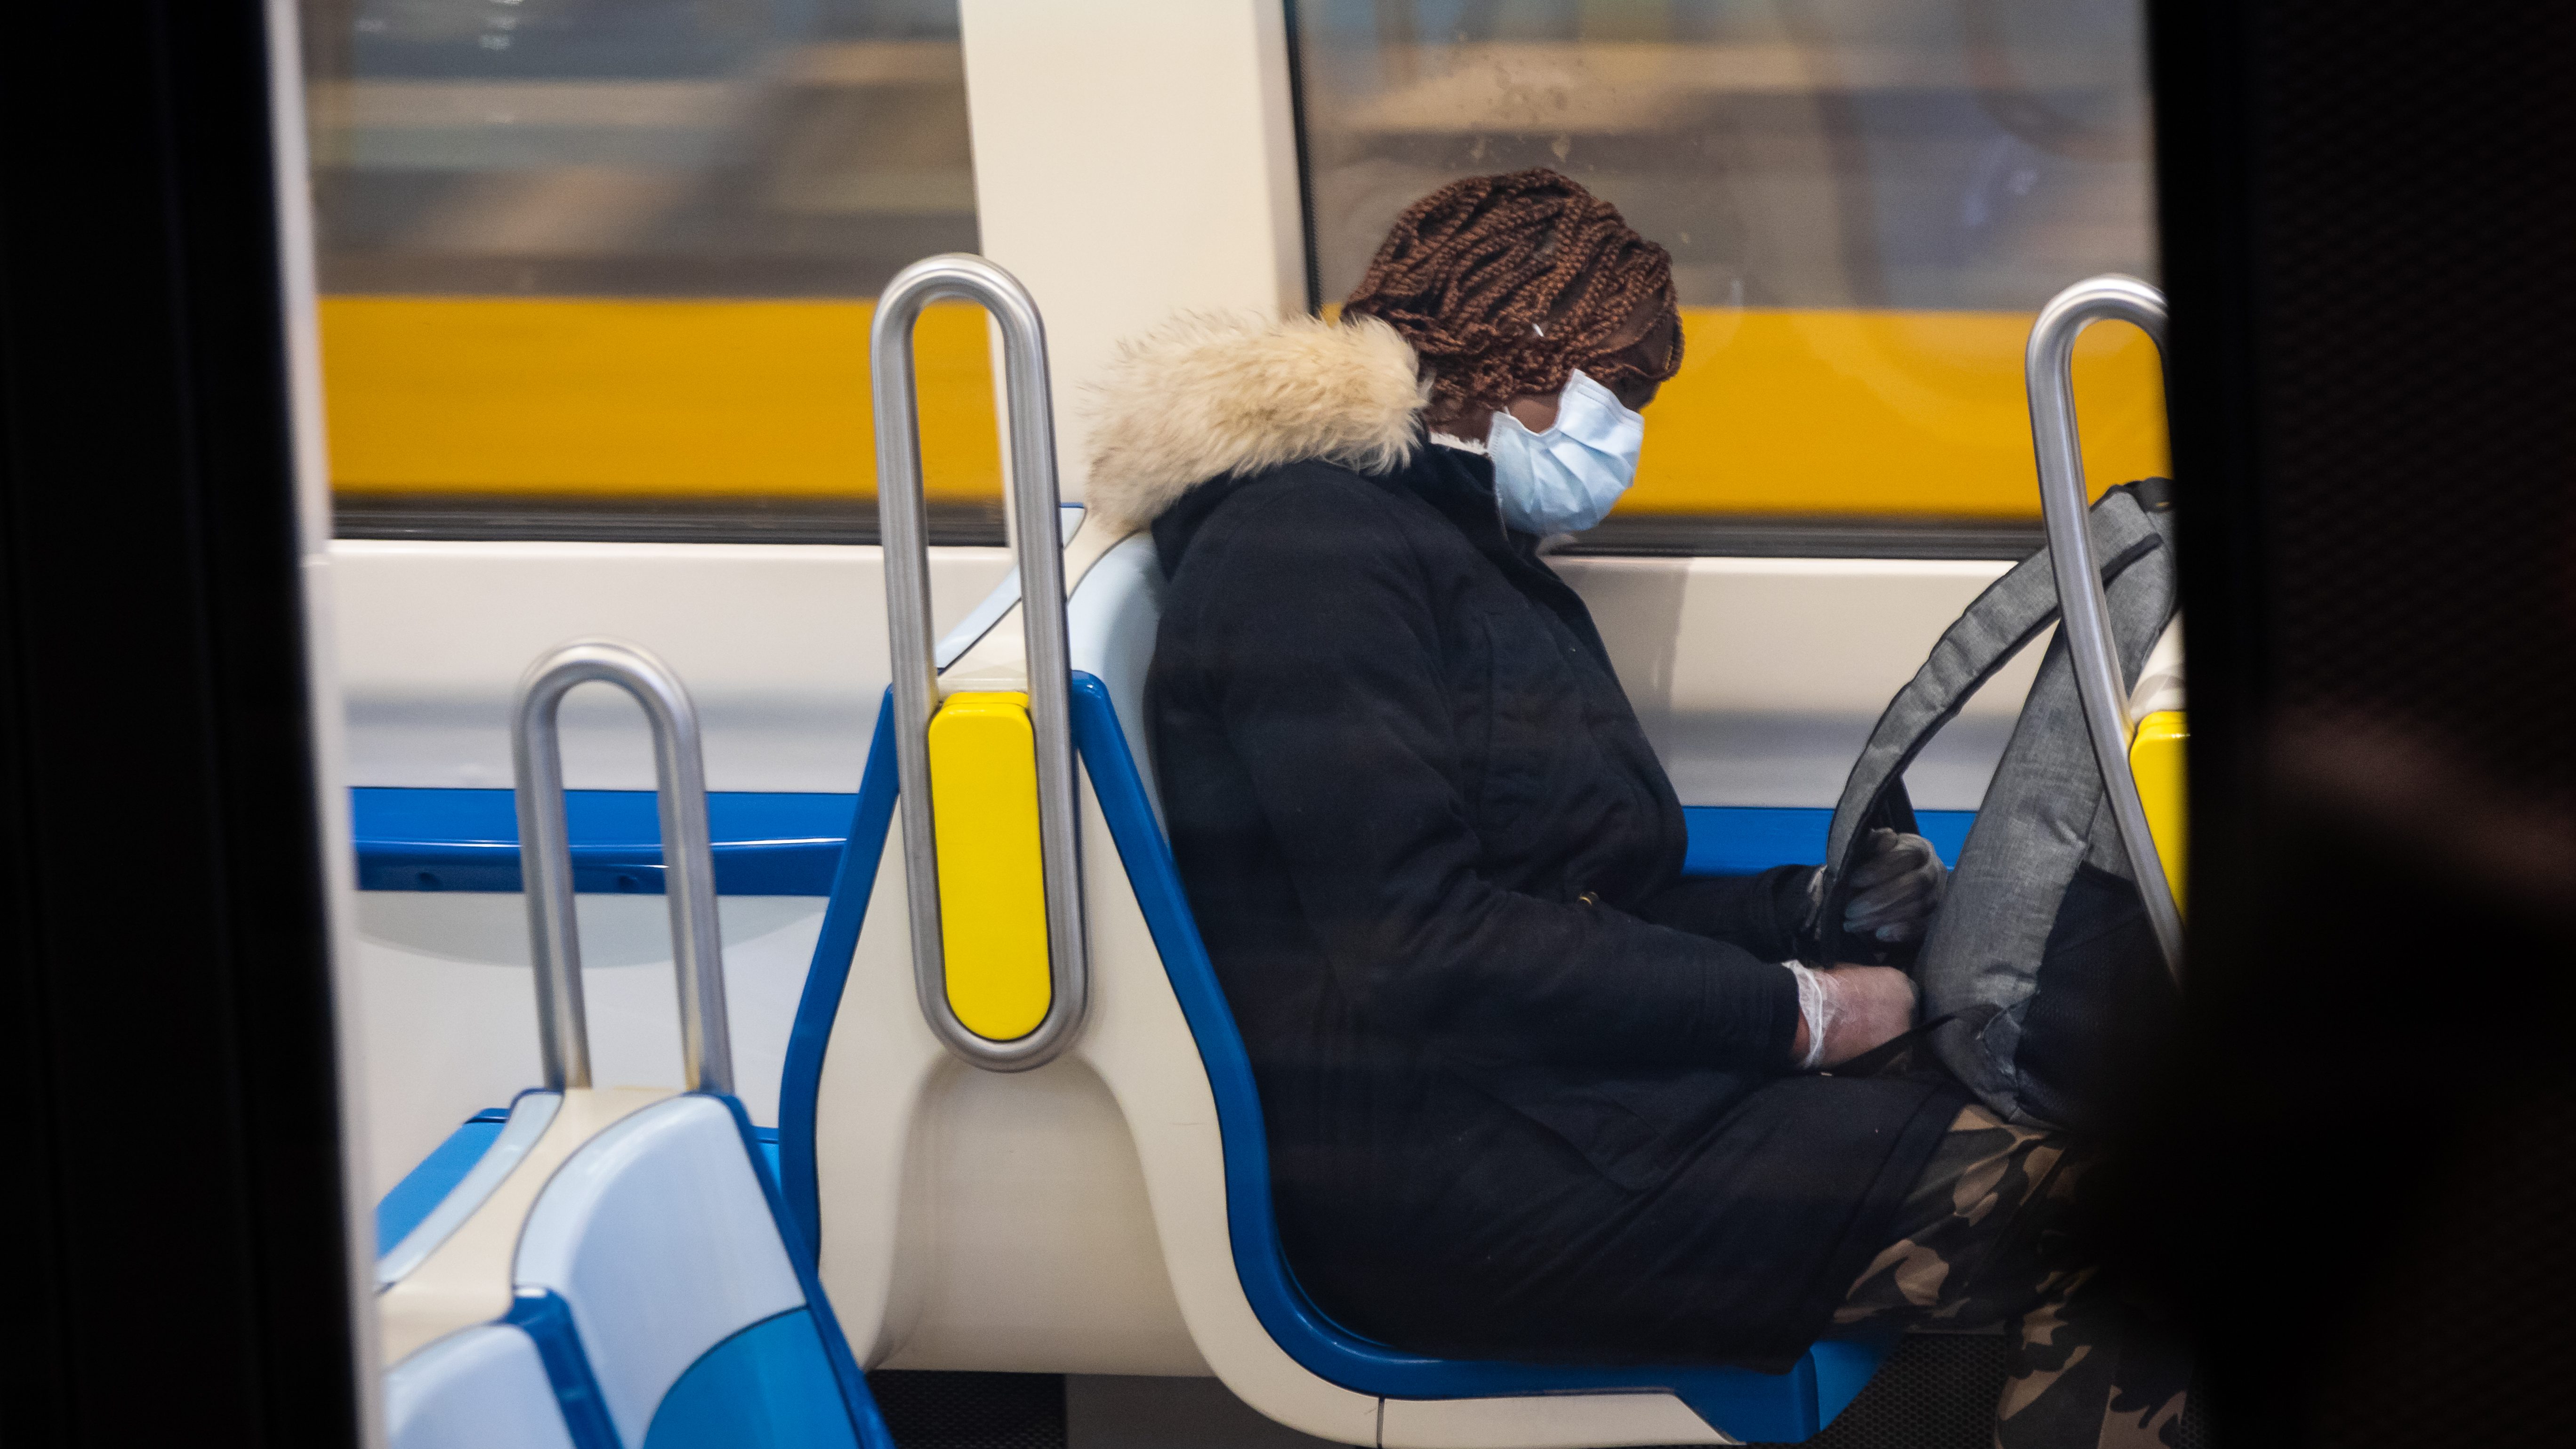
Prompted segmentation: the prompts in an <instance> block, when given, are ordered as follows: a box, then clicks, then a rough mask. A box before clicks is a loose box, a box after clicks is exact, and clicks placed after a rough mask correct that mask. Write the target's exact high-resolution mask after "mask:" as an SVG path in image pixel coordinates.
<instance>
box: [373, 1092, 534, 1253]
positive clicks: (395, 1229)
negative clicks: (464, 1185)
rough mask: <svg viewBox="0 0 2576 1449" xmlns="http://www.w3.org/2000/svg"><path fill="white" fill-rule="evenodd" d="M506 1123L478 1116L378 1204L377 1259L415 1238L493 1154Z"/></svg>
mask: <svg viewBox="0 0 2576 1449" xmlns="http://www.w3.org/2000/svg"><path fill="white" fill-rule="evenodd" d="M504 1120H505V1119H504V1118H490V1117H486V1116H484V1115H483V1114H482V1113H479V1112H478V1113H476V1114H475V1115H474V1116H473V1117H471V1118H469V1119H468V1120H467V1121H466V1122H465V1123H464V1124H463V1125H461V1126H459V1127H458V1128H457V1129H456V1130H455V1131H453V1132H451V1133H449V1134H447V1140H446V1141H444V1142H441V1143H439V1144H438V1145H437V1146H436V1147H433V1148H431V1149H430V1152H429V1155H428V1156H427V1157H424V1158H422V1159H421V1160H420V1165H419V1166H417V1167H414V1168H413V1169H412V1170H411V1171H409V1172H406V1173H404V1174H403V1180H402V1181H400V1182H398V1183H395V1184H394V1185H393V1190H392V1191H390V1192H388V1193H386V1194H385V1195H384V1197H383V1198H382V1199H381V1200H379V1201H378V1202H377V1203H376V1256H377V1257H379V1258H381V1257H383V1256H384V1255H385V1254H387V1253H390V1252H392V1251H393V1250H394V1246H395V1245H396V1244H398V1243H400V1242H401V1241H402V1240H403V1239H405V1238H407V1237H410V1236H411V1230H412V1229H414V1228H416V1227H419V1226H420V1224H421V1220H422V1219H424V1218H426V1217H428V1216H429V1215H430V1214H431V1213H433V1212H435V1211H437V1210H438V1205H439V1204H440V1203H443V1202H445V1201H447V1195H448V1194H449V1193H451V1192H454V1191H455V1190H456V1185H457V1184H458V1183H460V1182H463V1181H464V1180H465V1175H466V1174H467V1173H469V1172H472V1171H473V1170H474V1164H476V1163H478V1162H481V1161H482V1160H483V1154H485V1153H487V1152H489V1151H491V1150H492V1143H493V1142H494V1141H495V1140H496V1139H498V1138H499V1137H500V1135H501V1127H502V1124H503V1121H504Z"/></svg>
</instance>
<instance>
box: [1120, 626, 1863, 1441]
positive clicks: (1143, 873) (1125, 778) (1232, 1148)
mask: <svg viewBox="0 0 2576 1449" xmlns="http://www.w3.org/2000/svg"><path fill="white" fill-rule="evenodd" d="M1073 684H1074V689H1073V737H1074V745H1075V747H1076V748H1077V749H1079V750H1080V751H1081V752H1082V758H1083V763H1084V765H1085V766H1087V767H1088V768H1089V770H1090V772H1091V785H1092V790H1093V792H1094V793H1095V794H1096V795H1097V796H1098V798H1099V800H1100V809H1101V814H1102V817H1103V819H1104V821H1105V823H1106V824H1107V825H1108V826H1109V833H1110V836H1111V838H1112V839H1114V840H1115V841H1116V842H1117V845H1118V854H1119V857H1120V859H1121V860H1122V861H1123V862H1124V863H1125V864H1126V867H1127V878H1128V881H1129V883H1130V884H1131V885H1132V886H1133V887H1134V888H1135V892H1136V900H1137V903H1138V905H1139V906H1141V907H1142V908H1143V910H1144V915H1145V923H1146V926H1147V928H1148V930H1150V931H1151V933H1152V934H1153V937H1154V945H1155V947H1156V949H1158V950H1159V951H1160V952H1161V953H1162V957H1163V965H1164V969H1165V970H1166V972H1167V973H1168V974H1169V975H1170V977H1171V982H1172V990H1173V993H1174V994H1175V995H1177V996H1178V997H1179V998H1180V1003H1181V1011H1182V1014H1183V1016H1185V1017H1186V1018H1187V1019H1188V1021H1189V1024H1190V1032H1191V1035H1192V1036H1193V1037H1195V1038H1196V1039H1197V1042H1198V1048H1199V1058H1200V1061H1201V1063H1202V1064H1203V1065H1204V1066H1205V1067H1206V1068H1207V1073H1208V1081H1209V1083H1210V1085H1211V1086H1212V1087H1213V1088H1214V1090H1215V1096H1216V1107H1217V1123H1218V1129H1219V1135H1220V1137H1221V1139H1222V1141H1223V1143H1224V1152H1225V1184H1226V1193H1225V1196H1226V1217H1227V1225H1228V1230H1229V1233H1230V1235H1231V1238H1232V1241H1233V1245H1234V1264H1235V1271H1236V1273H1237V1274H1238V1275H1239V1276H1240V1277H1241V1279H1242V1282H1243V1288H1244V1294H1245V1296H1246V1297H1247V1298H1249V1299H1250V1300H1251V1303H1252V1309H1253V1313H1254V1314H1255V1316H1257V1317H1258V1318H1260V1320H1261V1325H1262V1327H1263V1328H1265V1329H1267V1330H1268V1331H1269V1333H1270V1336H1271V1338H1272V1339H1273V1340H1274V1341H1276V1342H1277V1343H1278V1345H1279V1346H1280V1347H1281V1348H1282V1349H1284V1350H1285V1351H1286V1352H1287V1353H1288V1355H1289V1356H1290V1357H1292V1358H1294V1359H1296V1360H1297V1361H1298V1362H1299V1363H1300V1364H1303V1365H1304V1366H1305V1367H1306V1369H1307V1370H1308V1371H1309V1372H1311V1373H1313V1374H1315V1375H1316V1376H1317V1377H1319V1378H1322V1379H1325V1380H1327V1381H1329V1382H1332V1383H1336V1384H1339V1385H1341V1386H1342V1387H1344V1388H1347V1389H1351V1390H1353V1391H1355V1392H1358V1393H1364V1394H1378V1395H1383V1396H1385V1397H1387V1398H1396V1399H1463V1398H1498V1397H1507V1396H1517V1395H1524V1394H1558V1393H1608V1392H1616V1391H1620V1390H1628V1391H1639V1390H1648V1391H1652V1390H1661V1391H1664V1392H1668V1393H1671V1394H1673V1395H1674V1396H1675V1397H1677V1398H1679V1399H1681V1400H1682V1402H1684V1403H1685V1404H1688V1405H1689V1406H1690V1408H1691V1410H1692V1412H1694V1413H1696V1414H1698V1415H1699V1416H1700V1417H1701V1418H1702V1419H1704V1420H1706V1421H1707V1422H1708V1423H1709V1424H1711V1425H1712V1426H1714V1427H1716V1428H1718V1429H1720V1430H1722V1431H1724V1432H1725V1433H1727V1434H1729V1435H1732V1436H1733V1437H1735V1438H1738V1439H1744V1440H1800V1439H1805V1438H1808V1437H1810V1436H1811V1435H1813V1434H1815V1433H1816V1432H1817V1431H1818V1430H1819V1429H1820V1428H1822V1427H1823V1425H1824V1424H1825V1423H1826V1422H1827V1421H1829V1420H1830V1418H1831V1417H1832V1414H1833V1413H1834V1412H1835V1411H1838V1410H1840V1408H1841V1407H1842V1405H1840V1404H1829V1403H1828V1402H1824V1401H1822V1396H1821V1395H1820V1394H1819V1392H1818V1389H1819V1385H1818V1383H1817V1364H1816V1361H1815V1357H1814V1355H1813V1354H1812V1353H1811V1354H1810V1355H1809V1356H1807V1357H1806V1358H1803V1359H1801V1360H1800V1361H1799V1363H1798V1365H1797V1367H1795V1368H1794V1369H1792V1370H1791V1371H1790V1372H1788V1373H1786V1374H1762V1373H1755V1372H1753V1371H1751V1370H1749V1369H1740V1368H1728V1367H1717V1366H1674V1367H1663V1368H1588V1367H1551V1366H1544V1365H1534V1364H1518V1363H1494V1362H1478V1361H1472V1360H1457V1359H1433V1358H1425V1357H1422V1356H1420V1355H1418V1354H1409V1353H1404V1352H1402V1351H1400V1350H1396V1349H1392V1348H1388V1347H1386V1346H1385V1345H1383V1344H1378V1343H1372V1342H1370V1341H1369V1340H1367V1339H1364V1338H1361V1337H1360V1336H1358V1335H1357V1334H1353V1333H1351V1332H1349V1331H1348V1330H1346V1329H1344V1328H1342V1327H1341V1326H1340V1325H1339V1324H1337V1323H1335V1322H1333V1321H1332V1320H1331V1319H1330V1318H1329V1317H1327V1316H1325V1314H1324V1313H1323V1312H1322V1311H1320V1310H1319V1309H1317V1308H1316V1307H1315V1305H1314V1303H1313V1302H1312V1301H1311V1300H1309V1299H1308V1298H1307V1297H1306V1294H1305V1291H1304V1290H1303V1289H1302V1288H1300V1287H1299V1286H1298V1284H1297V1281H1296V1278H1295V1276H1294V1275H1293V1273H1292V1272H1291V1271H1290V1269H1289V1266H1288V1263H1287V1260H1286V1258H1285V1257H1284V1256H1283V1254H1282V1252H1281V1249H1280V1246H1279V1231H1278V1225H1277V1223H1276V1221H1275V1220H1274V1218H1273V1216H1272V1209H1271V1198H1270V1160H1269V1151H1268V1147H1267V1142H1268V1137H1267V1135H1266V1134H1265V1132H1264V1131H1263V1127H1262V1120H1261V1102H1260V1097H1259V1094H1258V1093H1257V1091H1256V1090H1255V1088H1254V1085H1253V1080H1252V1062H1251V1059H1250V1057H1249V1056H1248V1055H1246V1053H1245V1051H1244V1048H1243V1038H1242V1036H1241V1035H1240V1034H1239V1033H1238V1032H1237V1031H1236V1029H1235V1025H1234V1016H1233V1012H1232V1011H1231V1009H1229V1008H1228V1006H1227V1005H1226V1001H1225V996H1224V992H1223V991H1222V989H1221V988H1220V987H1219V985H1218V983H1217V978H1216V969H1215V967H1214V965H1213V964H1212V963H1211V962H1210V961H1209V960H1208V956H1207V948H1206V946H1205V945H1204V943H1203V942H1202V941H1201V940H1200V937H1199V933H1198V928H1197V925H1196V924H1195V922H1194V921H1193V920H1192V918H1191V915H1190V908H1189V901H1188V899H1187V897H1186V895H1185V894H1184V892H1183V890H1182V887H1181V883H1180V872H1179V870H1178V868H1177V867H1176V866H1175V865H1174V863H1173V860H1172V854H1171V849H1170V847H1169V846H1168V845H1167V844H1166V843H1165V842H1164V840H1163V835H1162V831H1161V830H1160V829H1159V828H1158V827H1157V826H1156V825H1155V823H1154V814H1153V810H1152V808H1151V807H1150V806H1149V805H1148V804H1147V802H1146V796H1145V788H1144V784H1143V782H1142V781H1141V780H1140V779H1139V778H1138V776H1137V773H1136V764H1135V761H1134V760H1133V759H1132V758H1130V757H1129V755H1128V751H1127V740H1126V736H1125V735H1124V733H1122V732H1121V731H1120V730H1119V728H1118V716H1117V712H1116V710H1115V708H1114V707H1113V706H1112V705H1111V703H1110V700H1109V691H1108V690H1107V688H1106V687H1104V686H1103V685H1102V684H1101V682H1100V681H1099V680H1098V679H1097V678H1095V677H1093V676H1092V675H1089V674H1084V673H1080V672H1077V673H1075V675H1074V676H1073ZM1892 1342H1893V1340H1892V1339H1891V1340H1888V1343H1892ZM1886 1346H1887V1345H1886V1344H1880V1345H1865V1344H1859V1343H1853V1344H1849V1345H1842V1346H1838V1347H1837V1349H1836V1350H1835V1353H1834V1357H1835V1358H1836V1360H1837V1365H1836V1367H1837V1368H1838V1369H1842V1368H1845V1367H1846V1364H1845V1362H1844V1361H1845V1360H1847V1359H1848V1358H1849V1357H1850V1356H1851V1355H1852V1354H1856V1353H1868V1352H1869V1351H1870V1350H1871V1348H1872V1347H1875V1348H1876V1349H1877V1350H1878V1352H1879V1353H1881V1354H1883V1353H1884V1352H1885V1348H1886ZM1873 1367H1874V1365H1873ZM1837 1377H1838V1378H1840V1377H1844V1375H1842V1374H1838V1375H1837Z"/></svg>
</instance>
